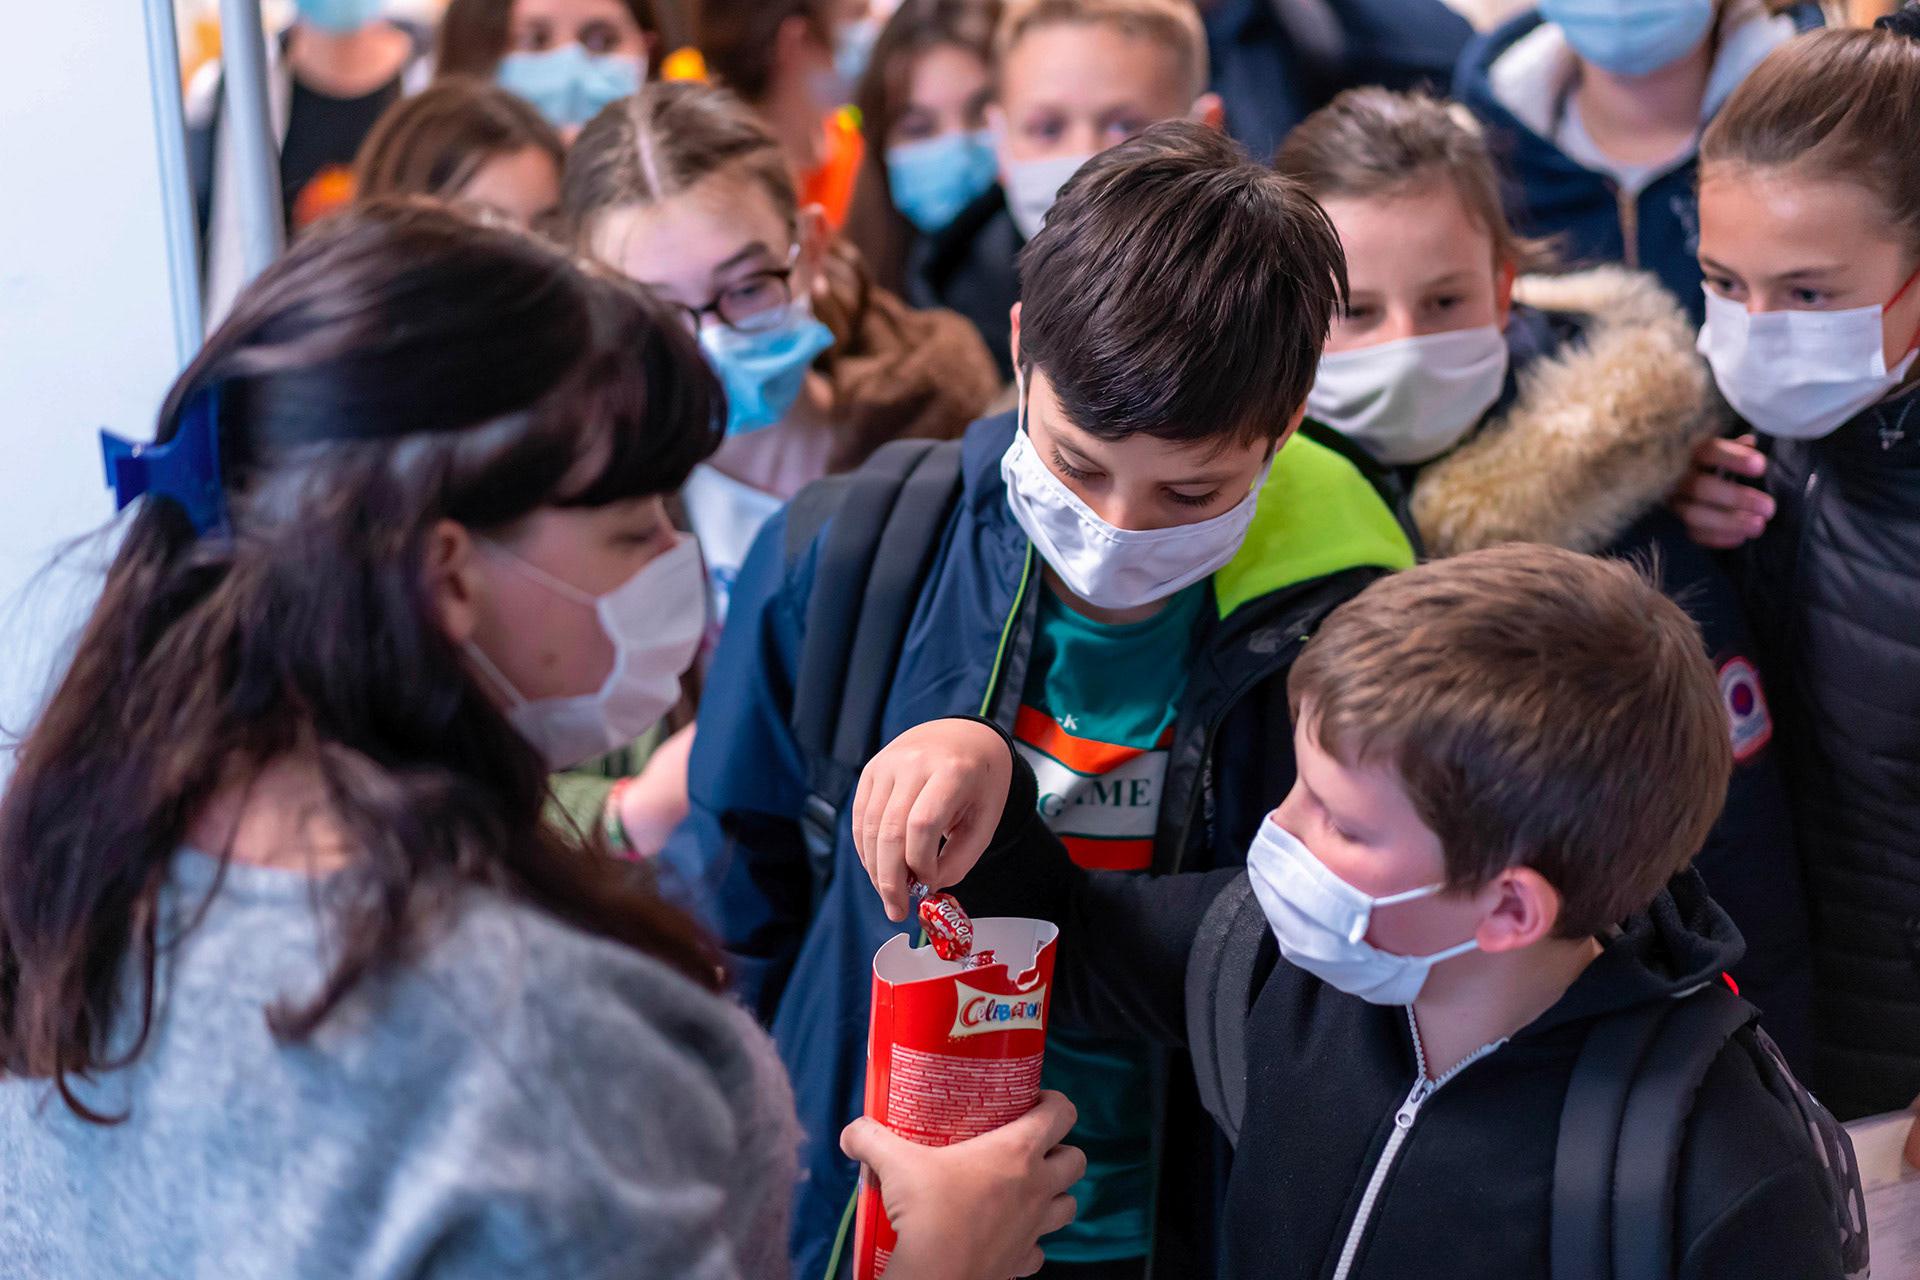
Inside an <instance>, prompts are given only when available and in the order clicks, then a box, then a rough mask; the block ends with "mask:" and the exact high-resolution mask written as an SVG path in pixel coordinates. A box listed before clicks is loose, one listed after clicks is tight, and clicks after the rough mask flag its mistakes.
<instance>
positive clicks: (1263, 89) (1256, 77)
mask: <svg viewBox="0 0 1920 1280" xmlns="http://www.w3.org/2000/svg"><path fill="white" fill-rule="evenodd" d="M1286 7H1288V6H1285V5H1276V3H1275V0H1219V2H1218V3H1217V4H1214V5H1212V6H1208V5H1204V4H1203V5H1202V6H1201V12H1202V16H1203V17H1204V19H1205V21H1206V27H1207V54H1208V57H1209V60H1210V62H1211V64H1212V68H1213V91H1214V92H1215V93H1217V94H1219V95H1220V98H1221V100H1222V101H1223V102H1224V103H1225V104H1226V109H1227V132H1228V133H1230V134H1232V135H1233V136H1234V137H1236V138H1238V139H1239V140H1240V141H1241V142H1242V143H1244V144H1246V148H1247V150H1249V151H1251V152H1252V153H1253V155H1254V157H1255V158H1256V159H1260V160H1264V159H1266V158H1267V157H1269V156H1271V155H1272V154H1273V153H1274V149H1275V148H1277V147H1278V146H1279V145H1280V143H1281V142H1282V140H1284V139H1285V138H1286V136H1287V134H1288V133H1289V132H1290V131H1291V130H1292V129H1293V126H1295V125H1296V124H1299V123H1300V121H1302V120H1303V119H1305V118H1306V117H1307V116H1308V115H1309V114H1311V113H1312V112H1314V111H1317V110H1318V109H1319V108H1321V107H1323V106H1325V105H1326V104H1327V103H1328V102H1330V101H1332V99H1333V97H1334V95H1335V94H1337V93H1339V92H1340V91H1341V90H1343V89H1351V88H1353V87H1355V86H1357V85H1369V84H1378V85H1385V86H1386V87H1387V88H1389V89H1411V88H1414V87H1415V86H1418V85H1429V86H1431V87H1433V88H1434V89H1436V90H1438V89H1444V88H1445V87H1446V85H1447V82H1448V80H1449V79H1450V78H1451V76H1452V75H1453V68H1454V63H1455V62H1456V61H1457V60H1458V59H1459V57H1460V52H1461V50H1462V49H1463V48H1465V47H1466V44H1467V41H1468V40H1469V39H1471V38H1472V36H1473V28H1472V27H1471V26H1469V25H1467V20H1466V19H1465V18H1462V17H1461V16H1460V15H1459V14H1458V13H1455V12H1454V11H1453V10H1452V9H1450V8H1448V7H1447V6H1446V5H1444V4H1442V3H1441V2H1440V0H1346V2H1345V3H1341V4H1335V5H1324V6H1323V5H1301V6H1298V8H1299V9H1300V10H1301V11H1302V21H1303V25H1304V24H1305V23H1306V22H1307V21H1308V20H1309V19H1310V18H1311V17H1312V16H1320V15H1323V16H1324V17H1325V18H1326V19H1328V20H1329V21H1328V22H1327V23H1326V24H1325V29H1324V30H1317V31H1289V30H1288V29H1287V27H1286V25H1285V24H1283V23H1282V21H1281V19H1280V16H1279V15H1278V14H1277V13H1276V12H1275V11H1276V9H1280V8H1286ZM1316 11H1317V13H1316Z"/></svg>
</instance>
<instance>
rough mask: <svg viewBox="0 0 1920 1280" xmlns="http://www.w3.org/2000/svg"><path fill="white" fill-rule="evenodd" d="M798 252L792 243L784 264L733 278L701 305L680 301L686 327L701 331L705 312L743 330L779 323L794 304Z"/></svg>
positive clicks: (762, 328) (725, 323)
mask: <svg viewBox="0 0 1920 1280" xmlns="http://www.w3.org/2000/svg"><path fill="white" fill-rule="evenodd" d="M799 256H800V246H799V245H795V246H794V247H793V252H792V253H790V254H788V255H787V265H786V266H784V267H769V268H767V269H766V270H764V271H756V272H754V273H753V274H752V275H750V276H747V277H745V278H744V279H741V280H738V281H735V282H734V283H733V284H730V285H728V286H727V287H726V288H724V289H722V290H721V291H720V292H719V293H718V294H716V295H715V296H714V299H713V301H712V302H709V303H708V304H707V305H706V306H704V307H689V306H685V305H682V306H681V307H680V308H679V310H680V313H681V315H682V316H684V317H685V320H686V325H687V329H688V331H689V332H691V333H698V332H700V326H701V325H703V324H704V323H706V319H707V317H708V316H712V317H713V318H714V319H715V320H718V321H719V322H720V323H721V324H723V325H726V326H727V327H728V328H729V329H738V330H740V331H741V332H742V333H757V332H760V331H761V330H765V329H771V328H773V327H774V326H775V325H777V324H779V323H780V317H781V316H782V315H783V314H784V313H785V312H786V310H787V308H788V307H790V306H792V305H793V272H794V263H795V262H796V261H797V260H798V258H799Z"/></svg>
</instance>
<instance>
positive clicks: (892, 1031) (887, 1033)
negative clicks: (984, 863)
mask: <svg viewBox="0 0 1920 1280" xmlns="http://www.w3.org/2000/svg"><path fill="white" fill-rule="evenodd" d="M913 888H914V889H916V890H918V891H919V892H918V893H916V894H915V895H914V896H916V897H918V898H919V909H918V914H919V918H920V921H921V923H922V924H924V925H925V926H926V932H927V938H928V943H929V945H927V946H924V947H915V946H913V945H911V940H910V939H909V938H908V936H907V935H905V934H901V935H899V936H897V937H895V938H893V939H892V940H891V941H889V942H888V943H887V944H886V945H885V946H883V947H881V948H880V950H879V952H878V953H877V954H876V955H875V956H874V958H873V1011H872V1018H871V1022H870V1026H869V1031H868V1039H867V1093H866V1115H867V1117H868V1118H869V1119H871V1120H873V1121H876V1122H878V1123H879V1124H881V1125H883V1126H885V1127H886V1128H887V1129H888V1130H889V1131H890V1132H892V1133H893V1134H895V1135H897V1136H899V1137H901V1138H905V1139H907V1140H908V1141H910V1142H915V1143H919V1144H920V1145H922V1146H930V1147H944V1146H947V1145H949V1144H951V1143H956V1142H963V1141H966V1140H968V1139H972V1138H977V1137H979V1136H980V1135H984V1134H988V1133H990V1132H992V1131H994V1130H997V1129H998V1128H1000V1127H1001V1126H1003V1125H1009V1124H1012V1123H1014V1122H1015V1121H1017V1120H1019V1119H1020V1118H1021V1117H1023V1116H1026V1115H1028V1114H1029V1113H1030V1112H1032V1111H1033V1108H1034V1105H1035V1103H1036V1101H1037V1100H1038V1098H1039V1096H1040V1066H1041V1062H1042V1060H1043V1057H1044V1054H1045V1049H1046V1036H1047V1032H1046V1025H1047V996H1048V988H1049V986H1050V985H1051V983H1052V978H1053V960H1054V953H1055V950H1056V947H1057V944H1058V938H1059V931H1058V930H1057V929H1055V928H1054V926H1052V925H1051V924H1048V923H1046V922H1045V921H1042V920H1021V919H1012V918H994V919H983V920H972V919H969V918H968V916H967V913H966V912H965V911H964V910H962V909H961V906H960V904H959V903H958V902H956V901H955V900H954V899H953V897H952V896H951V895H950V894H944V893H931V894H929V893H925V886H923V885H914V886H913ZM922 895H924V896H922ZM1036 1176H1038V1175H1036ZM1065 1185H1068V1184H1062V1189H1063V1190H1064V1187H1065ZM893 1207H894V1202H893V1199H892V1198H891V1197H889V1198H886V1199H884V1200H883V1192H882V1189H881V1187H880V1186H879V1185H878V1183H877V1182H876V1181H875V1180H873V1179H872V1178H867V1179H866V1180H865V1181H864V1182H863V1184H862V1187H861V1192H860V1207H859V1214H858V1217H857V1218H856V1220H855V1228H854V1277H855V1280H877V1278H878V1277H879V1276H881V1275H882V1274H884V1273H885V1272H886V1270H887V1268H888V1266H889V1264H890V1263H891V1261H892V1259H893V1256H894V1250H895V1248H896V1246H897V1245H898V1243H899V1240H898V1237H897V1236H896V1234H895V1230H894V1223H893V1221H892V1220H891V1219H890V1218H889V1216H888V1211H889V1210H890V1209H892V1208H893Z"/></svg>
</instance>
